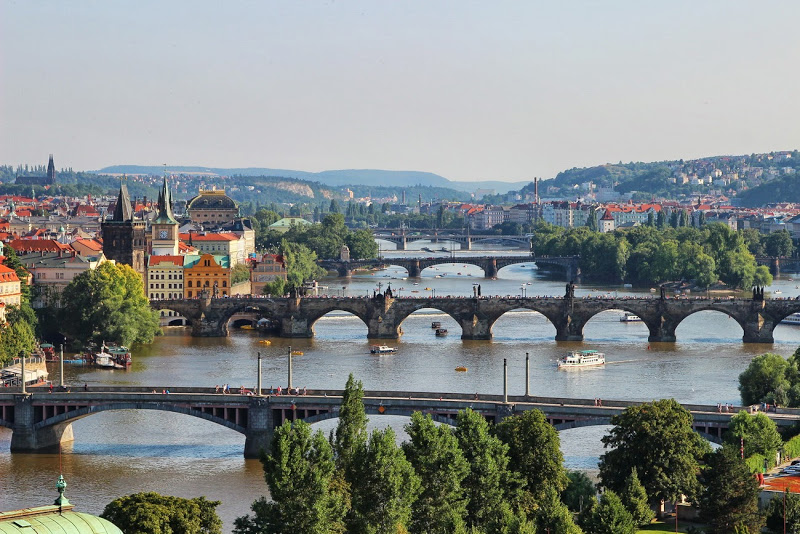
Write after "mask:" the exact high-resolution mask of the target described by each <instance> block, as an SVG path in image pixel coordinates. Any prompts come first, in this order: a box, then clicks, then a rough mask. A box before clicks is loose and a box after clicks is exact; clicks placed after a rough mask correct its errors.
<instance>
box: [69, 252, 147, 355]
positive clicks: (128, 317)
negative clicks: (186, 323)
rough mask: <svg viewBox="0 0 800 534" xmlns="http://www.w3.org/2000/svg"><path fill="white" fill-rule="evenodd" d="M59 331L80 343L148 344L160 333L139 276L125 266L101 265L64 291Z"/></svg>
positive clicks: (84, 273) (87, 272) (77, 278)
mask: <svg viewBox="0 0 800 534" xmlns="http://www.w3.org/2000/svg"><path fill="white" fill-rule="evenodd" d="M61 302H62V305H63V308H62V309H61V313H60V315H61V328H62V329H63V332H64V334H66V335H67V337H70V338H72V339H75V340H76V341H78V342H79V343H82V344H83V343H86V342H89V341H91V342H94V343H97V344H99V343H101V342H103V341H111V342H114V343H118V344H121V345H131V344H133V343H150V342H152V341H153V337H154V336H155V335H156V334H157V333H159V332H160V328H159V326H158V314H157V313H156V312H155V311H154V310H152V309H151V308H150V303H149V302H148V300H147V297H146V296H145V294H144V285H143V284H142V277H141V276H140V275H139V273H137V272H136V271H134V270H133V269H132V268H130V267H129V266H127V265H122V264H114V263H112V262H104V263H102V264H100V265H99V266H98V267H97V268H96V269H93V270H88V271H84V272H83V273H81V274H79V275H78V276H76V277H75V278H74V279H73V280H72V282H70V283H69V284H68V285H67V287H65V288H64V291H63V293H62V299H61Z"/></svg>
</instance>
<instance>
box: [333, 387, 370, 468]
mask: <svg viewBox="0 0 800 534" xmlns="http://www.w3.org/2000/svg"><path fill="white" fill-rule="evenodd" d="M363 398H364V385H363V384H362V383H361V380H356V379H355V378H354V377H353V373H350V376H348V377H347V384H346V385H345V387H344V393H342V404H341V407H340V408H339V424H338V425H337V426H336V434H335V437H334V439H332V440H331V441H332V444H333V450H334V452H335V453H336V466H337V467H338V468H339V469H341V470H342V472H343V473H344V477H345V479H346V480H347V481H348V482H350V483H351V484H353V483H355V482H356V474H355V472H354V466H353V464H354V462H355V459H356V458H357V457H359V456H360V455H361V454H362V453H363V451H364V448H365V447H366V444H367V437H368V434H367V421H368V419H367V412H366V410H364V402H363V401H362V399H363Z"/></svg>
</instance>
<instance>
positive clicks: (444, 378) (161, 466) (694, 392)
mask: <svg viewBox="0 0 800 534" xmlns="http://www.w3.org/2000/svg"><path fill="white" fill-rule="evenodd" d="M415 245H416V246H417V247H419V246H425V244H415ZM427 246H429V247H435V248H436V249H438V248H439V247H440V245H430V244H429V245H427ZM476 248H477V247H476ZM472 253H473V254H486V253H487V252H486V251H485V250H484V251H480V250H477V251H474V252H472ZM491 253H492V254H515V252H513V251H511V252H509V251H498V252H491ZM391 254H392V253H387V256H389V255H391ZM394 254H402V253H399V252H398V253H394ZM407 254H413V252H407ZM417 254H418V252H417ZM404 276H405V271H404V270H402V269H399V268H389V269H387V270H386V271H381V272H378V273H375V274H361V275H357V276H354V277H353V278H352V279H350V280H346V281H345V280H342V279H335V278H331V279H325V280H322V281H321V284H322V285H325V286H327V289H325V290H323V291H325V292H327V293H328V294H332V295H341V294H345V295H362V294H363V295H365V294H371V292H372V290H373V289H375V288H377V285H378V283H380V284H381V288H385V287H386V285H387V284H391V285H392V288H393V289H394V290H395V291H397V290H399V294H400V295H401V296H402V295H409V296H410V295H414V296H422V295H429V294H432V292H433V290H434V289H435V291H436V295H437V296H442V295H446V294H449V295H460V296H469V295H472V291H473V289H472V288H473V285H474V284H481V292H482V294H483V295H520V294H521V293H522V292H525V294H527V295H528V296H533V295H562V294H563V293H564V283H565V281H564V280H563V279H559V278H557V277H552V276H548V275H546V274H545V273H541V272H539V271H537V270H536V269H535V268H534V266H533V264H532V263H531V264H524V265H512V266H509V267H506V268H504V269H501V270H500V273H499V275H498V278H497V280H487V279H485V278H483V273H482V271H481V270H480V269H479V268H477V267H474V266H471V265H464V264H462V263H455V264H452V265H442V266H438V268H430V269H427V270H425V271H424V272H423V276H422V278H421V279H419V280H418V281H417V283H418V285H414V280H411V279H406V280H403V279H402V278H403V277H404ZM437 276H438V277H437ZM790 278H791V275H784V277H783V278H781V279H778V280H776V281H775V282H774V284H773V286H772V287H770V288H768V291H771V292H775V291H781V293H780V294H779V295H775V296H781V297H795V296H798V295H800V288H798V287H797V285H796V283H795V282H794V281H793V280H791V279H790ZM798 280H799V281H800V277H798ZM426 288H430V290H428V289H426ZM414 292H416V293H414ZM608 292H610V293H612V294H616V295H619V296H623V295H642V294H650V292H649V288H642V289H638V290H637V289H631V288H623V287H621V286H620V287H610V286H593V285H588V284H581V285H579V286H578V287H577V288H576V291H575V293H576V296H577V297H581V296H583V295H586V294H592V295H597V294H603V293H608ZM768 296H769V294H768ZM620 316H621V312H618V311H609V312H604V313H602V314H599V315H597V316H595V317H594V318H593V319H592V320H591V321H589V323H588V324H587V325H586V327H585V329H584V337H585V341H584V342H582V343H574V342H556V341H554V337H555V329H554V328H553V327H552V326H551V325H550V324H549V323H548V322H547V320H546V319H545V318H544V317H543V316H542V315H540V314H537V313H534V312H528V311H515V312H510V313H508V314H506V315H504V316H503V317H502V318H501V319H500V320H498V322H497V323H495V325H494V328H493V333H494V338H493V340H492V341H461V339H460V337H459V335H460V329H459V327H458V325H457V324H456V323H455V321H453V320H452V319H450V318H449V317H448V316H447V315H445V314H443V313H441V312H437V311H435V310H422V311H420V312H417V313H415V314H413V315H412V316H410V317H409V318H408V319H407V320H406V321H405V322H404V323H403V331H404V335H403V337H402V339H401V340H399V341H397V342H389V343H387V344H389V345H392V346H396V347H398V349H399V350H398V353H396V354H394V355H388V356H374V355H370V354H369V342H368V341H367V339H366V333H367V328H366V326H365V325H364V324H363V323H361V321H360V320H359V319H357V318H355V317H353V316H350V315H342V314H336V313H332V314H329V315H328V316H325V317H323V318H322V319H320V320H319V321H318V322H317V324H316V326H315V332H316V337H315V338H313V339H309V340H298V339H294V340H285V339H273V340H272V344H271V345H269V346H266V345H263V344H260V343H258V340H259V339H260V336H259V335H258V334H257V333H255V332H248V331H241V330H233V329H232V332H233V333H232V335H231V336H230V337H228V338H213V339H198V338H191V337H189V336H188V335H187V332H186V330H185V329H182V328H170V329H167V331H166V335H164V336H161V337H159V338H157V339H156V341H155V342H154V343H153V344H152V345H150V346H146V347H137V348H136V349H135V351H134V364H133V367H132V369H131V370H130V371H127V372H125V371H106V370H99V369H89V368H84V367H81V366H69V365H68V366H67V373H66V379H67V382H68V383H71V384H81V385H82V384H84V383H87V384H89V385H92V384H106V385H108V384H119V385H148V386H156V387H159V386H165V387H166V386H177V385H186V386H214V385H215V384H219V385H221V384H224V383H228V384H230V385H231V387H238V386H239V385H242V384H244V385H247V386H252V385H253V384H254V383H255V372H256V361H257V360H256V358H257V352H258V351H261V353H262V355H263V357H264V362H263V373H264V382H265V386H269V385H273V384H274V385H275V386H277V385H278V384H282V383H285V377H286V366H287V363H286V352H287V347H288V346H291V347H292V348H293V349H295V350H300V351H302V352H303V353H304V354H303V355H302V356H297V357H295V358H294V383H295V384H296V385H299V386H301V387H302V386H307V387H308V388H337V389H340V388H342V387H344V384H345V381H346V380H347V376H348V374H349V373H351V372H352V373H353V374H354V375H355V376H356V378H358V379H360V380H362V381H363V382H364V387H365V388H366V389H368V390H369V389H385V390H386V389H388V390H417V391H455V392H464V393H475V392H479V393H497V394H499V393H502V384H503V376H502V371H503V359H504V358H507V359H508V364H509V382H510V386H509V388H510V393H511V394H522V393H524V391H525V384H524V377H525V354H526V353H529V354H530V358H531V392H532V394H533V395H548V396H564V397H583V398H594V397H600V398H606V399H632V400H652V399H658V398H665V397H673V398H675V399H677V400H678V401H681V402H692V403H709V404H715V403H717V402H723V403H724V402H730V403H738V402H739V394H738V390H737V384H738V381H737V377H738V375H739V373H741V372H742V371H743V370H744V369H745V367H746V366H747V364H748V363H749V361H750V360H751V359H752V358H753V357H754V356H756V355H758V354H762V353H764V352H769V351H772V352H777V353H780V354H782V355H784V356H789V355H790V354H791V353H792V352H794V350H795V349H796V348H797V347H798V345H800V327H797V326H788V325H780V326H778V327H777V328H776V330H775V343H774V345H749V344H748V345H745V344H743V343H742V342H741V337H742V330H741V328H740V327H739V326H738V324H737V323H736V322H735V321H734V320H733V319H730V318H728V317H727V316H726V315H724V314H722V313H718V312H699V313H696V314H694V315H691V316H690V317H689V318H687V319H686V320H685V321H684V322H683V323H682V324H681V325H680V326H679V327H678V329H677V338H678V341H677V342H676V343H674V344H655V343H654V344H648V342H647V328H646V327H645V326H644V325H643V324H642V323H621V322H620V321H619V317H620ZM432 321H440V322H441V323H442V326H443V327H445V328H448V329H449V332H450V335H449V336H447V337H435V336H434V335H433V331H432V329H431V328H430V324H431V322H432ZM577 347H583V348H593V349H598V350H600V351H602V352H605V353H606V357H607V361H608V363H607V365H606V366H605V367H604V368H601V369H591V370H577V372H575V371H576V370H572V371H568V372H565V371H557V370H556V369H555V360H556V359H557V358H559V357H560V356H562V355H563V354H564V352H565V351H566V350H568V349H571V348H577ZM462 365H463V366H466V367H467V368H468V372H466V373H457V372H455V371H454V368H455V367H457V366H462ZM51 377H52V378H53V379H57V370H56V369H53V370H51ZM387 422H389V423H391V424H392V426H394V427H395V428H396V429H398V430H400V429H402V425H403V424H404V422H405V420H404V419H402V418H392V419H389V418H388V416H386V418H384V417H381V416H376V417H373V418H372V420H371V425H373V426H376V427H382V426H384V425H385V424H387ZM334 424H335V421H326V422H323V423H319V424H317V425H316V426H318V427H320V428H323V429H325V432H326V433H327V429H329V428H331V427H332V426H333V425H334ZM73 429H74V434H75V441H74V442H73V443H70V444H68V445H66V446H65V447H64V450H63V454H62V455H61V458H60V459H59V456H58V455H50V454H46V455H28V454H14V455H11V454H10V453H9V452H8V450H9V443H10V437H11V434H10V432H9V431H8V430H6V429H0V510H13V509H17V508H23V507H29V506H39V505H43V504H48V503H49V502H51V501H52V500H53V499H54V498H55V497H56V492H55V481H56V479H57V478H58V473H59V462H61V469H62V470H63V473H64V476H65V477H66V479H67V482H68V484H69V487H68V488H67V496H68V497H69V499H70V500H71V502H72V503H73V504H75V505H76V506H77V507H78V509H79V510H80V511H86V512H90V513H95V514H99V513H100V512H102V509H103V507H104V506H105V504H107V503H108V502H110V501H111V500H113V499H114V498H116V497H118V496H122V495H126V494H130V493H135V492H140V491H157V492H160V493H165V494H172V495H178V496H183V497H192V496H198V495H205V496H207V497H208V498H209V499H216V500H220V501H222V505H221V506H220V507H219V508H218V511H219V513H220V515H221V516H222V518H223V520H224V521H225V529H224V530H225V531H229V530H230V529H231V528H232V524H233V519H234V518H235V517H237V516H240V515H243V514H245V513H247V512H248V511H249V505H250V503H252V501H253V500H255V499H256V498H258V497H259V496H261V495H264V494H266V484H265V483H264V480H263V473H262V470H261V465H260V463H259V462H258V461H257V460H245V459H244V458H243V457H242V449H243V445H244V437H243V436H241V435H239V434H237V433H235V432H233V431H232V430H229V429H226V428H224V427H221V426H217V425H215V424H213V423H209V422H206V421H203V420H200V419H196V418H193V417H188V416H184V415H179V414H171V413H167V412H146V411H118V412H103V413H100V414H97V415H93V416H91V417H86V418H84V419H82V420H80V421H78V422H76V423H74V424H73ZM604 430H605V429H604V427H589V428H582V429H574V430H569V431H564V432H562V433H561V442H562V450H563V451H564V455H565V463H566V465H567V467H569V468H573V469H584V470H589V471H591V470H593V469H595V468H596V465H597V457H598V455H599V454H602V445H601V444H600V441H599V440H600V437H601V436H602V435H603V432H604Z"/></svg>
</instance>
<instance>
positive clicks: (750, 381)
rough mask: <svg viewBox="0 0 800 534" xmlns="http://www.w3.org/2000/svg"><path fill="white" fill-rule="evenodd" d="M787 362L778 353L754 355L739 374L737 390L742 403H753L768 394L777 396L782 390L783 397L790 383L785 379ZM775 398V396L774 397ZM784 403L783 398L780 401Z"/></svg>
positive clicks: (765, 397) (763, 398)
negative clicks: (740, 395)
mask: <svg viewBox="0 0 800 534" xmlns="http://www.w3.org/2000/svg"><path fill="white" fill-rule="evenodd" d="M788 368H789V364H788V363H787V362H786V360H785V359H784V358H783V356H781V355H780V354H773V353H767V354H762V355H760V356H756V357H755V358H753V360H752V361H751V362H750V365H748V366H747V369H745V370H744V371H743V372H742V373H741V374H740V375H739V392H740V393H741V394H742V402H743V403H744V404H755V403H759V402H762V401H764V400H766V399H767V396H768V395H769V394H771V393H772V394H773V396H777V393H778V392H782V396H783V397H784V398H785V396H786V391H788V390H789V388H790V387H791V384H789V381H788V380H787V379H786V371H787V369H788ZM776 400H777V398H776ZM781 403H782V404H785V400H782V401H781Z"/></svg>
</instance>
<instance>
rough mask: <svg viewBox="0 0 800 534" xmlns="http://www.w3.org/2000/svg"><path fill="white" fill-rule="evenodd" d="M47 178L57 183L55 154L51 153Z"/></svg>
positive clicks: (52, 182)
mask: <svg viewBox="0 0 800 534" xmlns="http://www.w3.org/2000/svg"><path fill="white" fill-rule="evenodd" d="M47 178H48V179H49V181H50V183H51V184H54V183H56V166H55V164H54V163H53V155H52V154H50V161H49V162H47Z"/></svg>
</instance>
